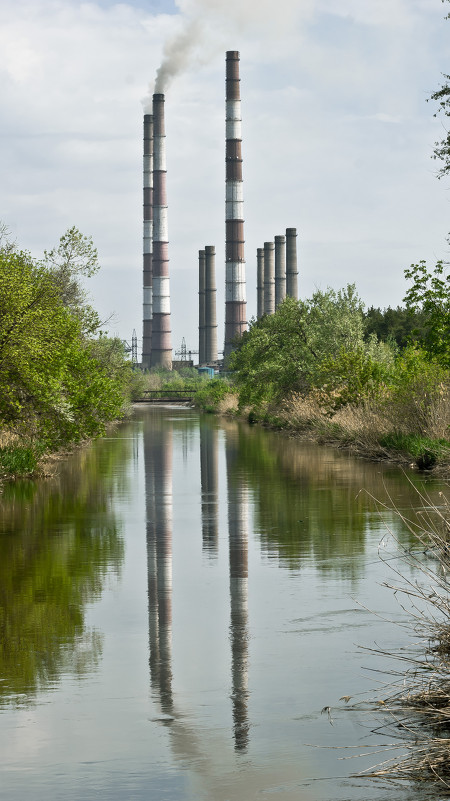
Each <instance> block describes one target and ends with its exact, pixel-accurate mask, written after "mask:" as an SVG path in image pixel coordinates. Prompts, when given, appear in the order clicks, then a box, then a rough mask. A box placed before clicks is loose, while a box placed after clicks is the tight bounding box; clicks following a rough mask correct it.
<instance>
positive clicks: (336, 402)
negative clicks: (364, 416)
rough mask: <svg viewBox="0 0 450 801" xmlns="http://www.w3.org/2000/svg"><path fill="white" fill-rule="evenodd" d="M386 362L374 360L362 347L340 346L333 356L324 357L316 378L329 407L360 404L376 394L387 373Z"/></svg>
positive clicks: (333, 408)
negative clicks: (349, 348)
mask: <svg viewBox="0 0 450 801" xmlns="http://www.w3.org/2000/svg"><path fill="white" fill-rule="evenodd" d="M386 362H387V360H386ZM386 362H384V363H383V361H382V360H381V359H378V360H377V359H374V358H373V357H372V356H371V355H370V354H368V353H367V352H366V351H365V349H364V348H363V347H359V348H355V349H353V350H346V349H345V348H341V350H340V351H339V353H338V354H337V355H336V356H334V355H333V356H326V357H325V358H324V360H323V361H322V362H321V364H320V366H319V373H318V376H317V379H316V381H317V386H319V387H320V388H321V389H323V390H324V392H325V393H326V394H327V395H328V398H329V403H328V406H329V408H330V409H332V410H336V409H339V408H340V407H341V406H345V405H346V404H348V403H351V404H357V403H361V402H362V401H363V400H364V399H365V398H368V397H373V396H374V395H375V394H377V393H378V392H379V391H380V388H381V386H382V384H383V382H384V381H385V380H386V379H387V377H388V375H389V366H390V365H388V364H387V363H386Z"/></svg>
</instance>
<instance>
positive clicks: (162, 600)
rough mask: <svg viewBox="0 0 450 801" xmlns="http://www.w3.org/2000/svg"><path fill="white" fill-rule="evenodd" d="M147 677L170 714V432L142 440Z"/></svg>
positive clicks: (163, 430) (157, 430)
mask: <svg viewBox="0 0 450 801" xmlns="http://www.w3.org/2000/svg"><path fill="white" fill-rule="evenodd" d="M144 462H145V488H146V490H145V497H146V512H147V560H148V604H149V633H150V677H151V684H152V688H153V691H154V693H155V695H156V696H157V697H158V699H159V701H160V704H161V709H162V711H163V712H164V713H165V714H167V715H171V714H172V706H173V698H172V431H171V430H170V428H165V427H163V426H160V427H158V426H156V425H155V426H154V428H153V429H152V431H151V432H148V434H147V436H145V437H144Z"/></svg>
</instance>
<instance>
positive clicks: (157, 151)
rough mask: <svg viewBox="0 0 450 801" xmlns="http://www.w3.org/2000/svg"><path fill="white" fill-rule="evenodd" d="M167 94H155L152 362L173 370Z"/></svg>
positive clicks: (154, 364)
mask: <svg viewBox="0 0 450 801" xmlns="http://www.w3.org/2000/svg"><path fill="white" fill-rule="evenodd" d="M166 180H167V169H166V132H165V125H164V95H163V94H155V95H153V259H152V267H153V327H152V365H153V366H155V367H165V368H166V370H171V369H172V336H171V330H170V283H169V242H168V240H169V234H168V225H167V186H166Z"/></svg>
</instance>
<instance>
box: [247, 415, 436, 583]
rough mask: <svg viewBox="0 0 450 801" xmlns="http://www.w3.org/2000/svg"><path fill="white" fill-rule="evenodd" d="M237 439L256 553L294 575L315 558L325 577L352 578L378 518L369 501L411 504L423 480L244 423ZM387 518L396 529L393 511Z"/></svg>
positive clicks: (355, 573) (415, 500) (354, 576)
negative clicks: (249, 495)
mask: <svg viewBox="0 0 450 801" xmlns="http://www.w3.org/2000/svg"><path fill="white" fill-rule="evenodd" d="M237 436H238V440H239V446H238V448H237V456H236V460H235V465H234V472H235V474H236V480H241V481H242V480H245V482H246V483H247V484H248V486H249V487H251V490H252V497H253V500H254V507H255V508H254V513H255V530H256V532H257V534H258V536H259V539H260V543H261V549H262V551H263V552H265V553H267V555H268V556H269V558H278V559H279V560H280V562H281V563H282V564H283V565H285V566H287V567H289V568H291V569H295V570H298V569H300V568H301V566H302V564H303V563H304V561H305V560H308V561H309V560H311V559H312V560H313V561H314V563H315V564H316V565H317V567H318V568H319V570H320V571H322V572H329V571H330V570H331V571H333V572H338V573H339V574H340V575H341V576H342V577H346V578H350V579H357V578H358V577H359V575H360V569H361V564H362V563H361V561H360V560H358V559H356V558H355V557H356V556H358V555H360V556H362V555H363V554H364V553H365V550H366V546H367V534H368V532H369V531H370V529H371V528H372V529H373V528H374V520H376V517H377V511H376V505H375V502H374V498H376V499H378V500H379V501H380V502H386V500H387V501H388V504H389V506H392V504H394V503H395V504H398V503H399V504H400V506H401V505H402V504H404V503H405V500H406V499H408V506H409V505H410V499H411V496H412V495H413V494H414V493H413V486H414V483H417V484H420V483H421V482H422V481H423V479H422V478H421V477H418V476H416V475H414V474H412V473H410V474H409V475H408V476H407V475H406V474H404V475H402V473H401V472H400V471H399V470H398V468H396V467H390V466H387V465H376V464H373V463H371V462H368V461H364V460H362V459H360V460H357V459H352V458H351V457H349V456H348V455H347V454H345V453H343V452H341V451H338V450H335V449H331V448H330V449H328V448H320V447H317V446H316V445H314V444H311V443H308V442H300V441H298V440H295V439H289V438H288V437H285V436H280V435H279V434H273V433H271V432H267V431H262V430H261V429H257V428H251V427H249V426H243V425H240V426H239V427H238V434H237ZM411 482H412V483H411ZM414 502H415V503H417V499H414V500H413V505H414ZM384 519H387V520H388V521H389V520H390V521H392V522H393V523H394V524H395V526H396V527H397V528H398V521H397V520H395V518H394V515H393V514H390V513H386V514H385V515H384ZM402 536H403V537H407V536H408V534H407V532H406V530H404V531H403V532H402Z"/></svg>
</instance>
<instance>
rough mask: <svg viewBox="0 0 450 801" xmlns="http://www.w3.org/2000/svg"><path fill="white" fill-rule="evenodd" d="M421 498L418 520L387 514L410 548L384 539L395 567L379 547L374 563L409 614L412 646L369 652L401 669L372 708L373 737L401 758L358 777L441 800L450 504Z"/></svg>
mask: <svg viewBox="0 0 450 801" xmlns="http://www.w3.org/2000/svg"><path fill="white" fill-rule="evenodd" d="M419 496H420V498H419V502H420V503H421V507H422V508H421V511H420V512H419V514H418V516H417V519H413V518H412V517H411V518H408V517H406V516H405V515H404V514H403V513H402V512H401V511H400V510H399V509H396V508H395V506H394V505H393V507H392V508H394V509H395V512H396V514H397V515H398V516H399V518H400V519H401V520H402V521H403V523H404V524H405V525H406V526H407V528H408V529H409V531H410V533H411V534H412V535H413V538H414V541H415V543H416V545H415V547H411V548H409V549H405V548H404V547H403V546H402V545H401V544H400V543H399V542H398V541H397V540H396V537H395V535H394V533H393V532H392V531H389V532H388V534H387V536H388V537H389V538H391V539H392V540H393V541H394V542H395V545H396V548H397V550H398V552H400V556H401V558H400V562H399V564H400V566H395V565H396V564H397V562H393V561H391V560H390V559H389V561H388V559H387V557H386V556H384V548H383V543H382V544H381V547H380V557H381V558H382V559H383V560H385V561H386V564H387V565H388V567H389V569H390V570H391V571H392V572H393V576H394V580H393V581H392V582H386V583H385V586H386V587H388V588H389V589H390V590H392V592H393V593H394V594H395V595H396V597H397V599H398V601H399V603H400V606H401V609H402V610H403V611H404V612H407V613H408V619H409V621H410V622H409V625H410V627H411V629H412V635H413V642H412V644H411V646H410V647H408V648H406V649H401V650H399V651H397V652H393V653H392V652H387V651H383V650H382V649H380V648H373V649H370V651H371V653H372V654H375V655H377V656H381V657H383V659H384V658H385V657H388V658H389V659H390V660H392V659H395V660H397V662H398V663H399V669H398V671H397V670H393V669H391V670H389V671H388V676H389V679H390V684H389V685H388V691H386V689H385V690H384V693H386V694H385V695H383V698H382V700H381V701H378V702H377V704H378V705H379V708H382V709H383V714H384V713H385V715H384V720H383V723H382V726H381V727H380V728H378V731H380V729H381V731H384V733H385V734H386V735H388V736H389V738H390V739H391V740H392V738H394V740H396V741H397V742H398V744H399V745H401V746H402V750H404V752H405V753H404V756H403V757H401V758H398V757H395V758H393V759H388V760H386V761H383V762H382V763H380V764H378V765H376V766H374V767H372V768H371V769H370V770H369V771H366V772H365V773H364V775H366V776H370V777H372V778H376V779H384V780H386V779H387V780H389V781H394V782H395V781H404V780H408V781H414V782H420V783H422V784H423V790H424V792H425V791H428V790H430V791H431V792H432V793H436V792H438V793H439V798H446V797H450V504H449V501H448V498H446V497H445V496H444V495H443V494H442V493H440V495H439V500H438V502H437V503H436V502H432V501H431V500H430V498H429V497H428V495H427V494H426V493H423V494H422V493H419ZM382 672H383V673H384V671H382ZM359 775H361V774H359ZM434 797H436V795H434Z"/></svg>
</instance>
